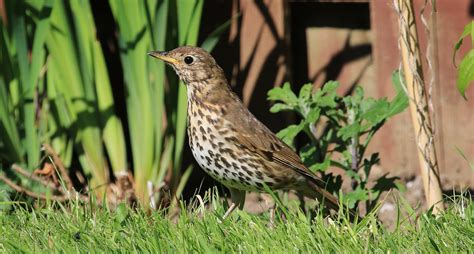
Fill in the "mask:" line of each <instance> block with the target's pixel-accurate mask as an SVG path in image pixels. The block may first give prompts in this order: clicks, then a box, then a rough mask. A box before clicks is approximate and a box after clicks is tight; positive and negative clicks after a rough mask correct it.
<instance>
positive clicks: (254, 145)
mask: <svg viewBox="0 0 474 254" xmlns="http://www.w3.org/2000/svg"><path fill="white" fill-rule="evenodd" d="M242 120H243V121H241V122H240V124H243V125H248V126H242V128H239V130H242V131H239V132H238V134H237V135H236V139H237V142H238V143H239V144H240V145H241V146H242V148H244V149H248V150H250V151H252V152H254V153H256V154H259V155H260V156H262V157H263V158H264V159H266V160H269V161H273V162H275V163H277V164H279V165H281V167H282V168H287V169H291V170H294V171H296V172H297V173H299V174H301V175H302V176H304V177H306V178H308V179H309V180H311V181H313V182H314V183H316V184H317V185H319V186H320V187H323V188H324V187H325V183H324V181H323V180H321V179H320V178H319V177H317V176H316V175H314V174H313V173H312V172H311V171H309V169H308V168H307V167H306V166H305V165H304V164H303V162H302V161H301V159H300V157H299V156H298V155H297V154H296V153H295V152H294V151H293V150H292V149H291V148H290V147H289V146H288V145H287V144H285V143H284V142H283V141H281V140H280V139H279V138H278V137H277V136H276V135H275V134H273V132H272V131H270V130H269V129H268V128H267V127H266V126H265V125H263V124H262V123H261V122H259V121H258V120H257V119H256V118H254V117H253V115H251V116H250V117H249V118H248V119H246V120H247V121H245V120H244V119H242Z"/></svg>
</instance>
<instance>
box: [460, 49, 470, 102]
mask: <svg viewBox="0 0 474 254" xmlns="http://www.w3.org/2000/svg"><path fill="white" fill-rule="evenodd" d="M472 81H474V49H471V50H470V51H469V53H467V55H466V56H464V58H463V59H462V61H461V64H460V65H459V69H458V78H457V81H456V84H457V88H458V90H459V92H460V93H461V95H462V96H463V97H464V99H467V98H466V89H467V88H468V87H469V85H471V84H472Z"/></svg>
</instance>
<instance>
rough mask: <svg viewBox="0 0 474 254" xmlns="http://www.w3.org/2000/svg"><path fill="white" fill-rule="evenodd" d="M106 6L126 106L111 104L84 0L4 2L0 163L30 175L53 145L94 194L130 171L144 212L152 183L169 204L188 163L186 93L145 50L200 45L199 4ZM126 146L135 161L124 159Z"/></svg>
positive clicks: (212, 40)
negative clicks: (122, 109)
mask: <svg viewBox="0 0 474 254" xmlns="http://www.w3.org/2000/svg"><path fill="white" fill-rule="evenodd" d="M109 4H110V7H111V10H112V13H113V15H114V18H115V21H116V24H117V27H118V38H117V40H118V44H119V46H120V57H121V60H122V67H123V73H124V80H125V88H126V101H125V102H122V101H114V99H113V96H112V95H113V90H112V84H111V83H110V79H109V73H108V68H107V66H106V64H105V58H104V54H103V52H102V47H101V45H100V42H99V41H98V39H97V37H96V34H95V30H96V26H95V24H94V17H93V15H92V10H91V6H90V2H89V1H87V0H78V1H70V2H68V1H60V0H45V1H7V2H6V3H5V5H6V7H7V10H8V13H9V15H8V17H6V20H7V21H9V22H8V24H7V25H5V24H3V23H2V24H1V28H0V29H1V30H0V32H1V34H0V41H1V44H0V54H1V55H0V59H1V66H2V72H1V73H0V75H1V76H0V92H1V94H0V105H1V107H0V130H2V131H1V132H0V159H1V164H3V165H4V166H5V167H6V168H7V167H8V166H9V165H11V164H14V163H18V164H21V165H24V166H26V167H27V168H28V169H29V170H33V169H36V168H39V167H41V166H42V163H43V162H44V160H41V158H46V155H48V154H47V153H42V152H41V149H40V147H41V145H42V144H49V145H51V147H52V148H53V149H52V150H53V152H54V153H57V154H58V156H59V158H60V160H61V162H62V164H64V167H66V168H70V167H71V164H72V161H74V160H76V158H77V160H78V161H79V162H80V166H81V169H82V171H83V172H84V173H85V174H86V177H87V178H88V179H89V181H88V183H86V184H87V187H88V190H96V191H97V194H98V195H99V197H102V195H104V194H105V187H107V186H108V185H109V184H110V183H111V181H112V180H113V179H114V178H115V177H118V176H120V175H123V174H124V173H125V174H127V172H128V171H129V170H131V171H133V172H134V180H135V183H134V187H135V191H134V193H135V194H136V196H137V197H138V198H139V200H140V201H141V204H142V205H144V206H145V207H147V206H149V205H150V203H151V202H152V201H153V200H155V199H160V198H162V197H160V196H158V197H156V196H155V197H152V196H151V195H152V194H153V193H149V191H150V190H149V188H148V186H149V185H150V183H151V184H152V185H154V186H155V188H154V189H153V190H151V191H152V192H155V191H157V190H159V189H160V188H161V187H162V186H166V188H165V189H166V191H167V192H168V193H170V194H171V196H170V198H172V199H174V198H175V197H176V196H179V195H180V192H181V190H182V189H183V187H184V184H185V183H186V180H187V178H188V177H189V175H190V172H191V166H188V167H187V169H186V170H185V171H184V173H183V172H182V165H181V160H182V153H183V146H184V137H185V123H186V94H185V92H186V88H185V86H183V85H180V84H179V81H178V80H177V79H176V75H175V74H174V73H170V70H165V67H164V65H163V64H162V63H160V62H159V61H156V60H153V59H151V58H150V57H148V56H147V55H146V53H147V52H148V51H151V50H158V49H160V50H164V49H170V48H174V47H177V46H179V45H184V44H188V45H196V43H197V39H198V32H199V26H200V19H201V13H202V6H203V1H202V0H196V1H193V2H192V4H190V2H189V1H184V0H182V1H169V0H161V1H155V0H147V1H140V2H137V3H132V2H129V1H119V0H117V1H110V3H109ZM229 24H230V21H229V22H226V23H225V24H223V25H221V26H220V27H218V28H217V29H216V31H215V32H213V33H212V34H211V35H210V36H209V37H208V38H207V39H206V40H205V41H204V43H203V46H204V47H205V48H206V49H207V50H209V51H211V50H212V48H213V47H214V46H215V44H216V42H217V40H218V38H219V36H220V34H221V33H222V32H223V31H225V29H226V28H227V27H228V26H229ZM30 50H31V55H30V54H28V53H29V51H30ZM30 56H31V57H30ZM112 71H113V70H112ZM169 74H171V75H169ZM118 103H125V104H126V108H127V116H123V119H126V120H127V121H128V126H129V132H128V133H126V132H124V129H123V127H122V122H121V120H120V118H119V117H118V116H117V114H116V113H115V110H114V109H115V107H116V104H118ZM128 138H130V145H129V146H127V144H126V140H127V139H128ZM128 148H130V149H131V155H132V158H127V149H128ZM43 155H44V156H43ZM170 171H171V172H170ZM110 172H111V173H112V174H113V175H110V174H109V173H110ZM167 172H170V173H169V174H167ZM2 174H3V173H2ZM66 174H67V173H66ZM166 175H167V176H168V177H167V179H166V180H165V176H166ZM63 176H65V175H64V174H63ZM156 186H158V187H156ZM158 193H160V192H158Z"/></svg>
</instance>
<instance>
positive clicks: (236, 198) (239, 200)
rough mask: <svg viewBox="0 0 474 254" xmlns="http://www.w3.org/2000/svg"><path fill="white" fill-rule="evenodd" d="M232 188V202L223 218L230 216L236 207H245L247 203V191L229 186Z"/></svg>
mask: <svg viewBox="0 0 474 254" xmlns="http://www.w3.org/2000/svg"><path fill="white" fill-rule="evenodd" d="M229 190H230V199H231V201H232V202H231V204H230V206H229V209H227V211H226V212H225V214H224V216H223V217H222V219H223V220H225V218H227V217H229V215H230V214H231V213H232V212H233V211H234V210H235V208H237V207H239V209H243V208H244V203H245V191H241V190H237V189H233V188H229Z"/></svg>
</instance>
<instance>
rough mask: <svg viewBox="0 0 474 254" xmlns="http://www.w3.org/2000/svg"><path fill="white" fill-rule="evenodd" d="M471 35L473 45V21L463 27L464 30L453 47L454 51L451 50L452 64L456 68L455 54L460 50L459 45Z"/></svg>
mask: <svg viewBox="0 0 474 254" xmlns="http://www.w3.org/2000/svg"><path fill="white" fill-rule="evenodd" d="M468 35H471V42H472V44H473V45H474V20H473V21H471V22H469V23H468V24H467V25H466V26H465V27H464V30H463V32H462V34H461V36H460V37H459V39H458V41H457V42H456V44H455V45H454V50H453V64H454V66H456V60H455V59H456V53H457V52H458V50H459V48H461V45H462V43H463V40H464V38H465V37H466V36H468Z"/></svg>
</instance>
